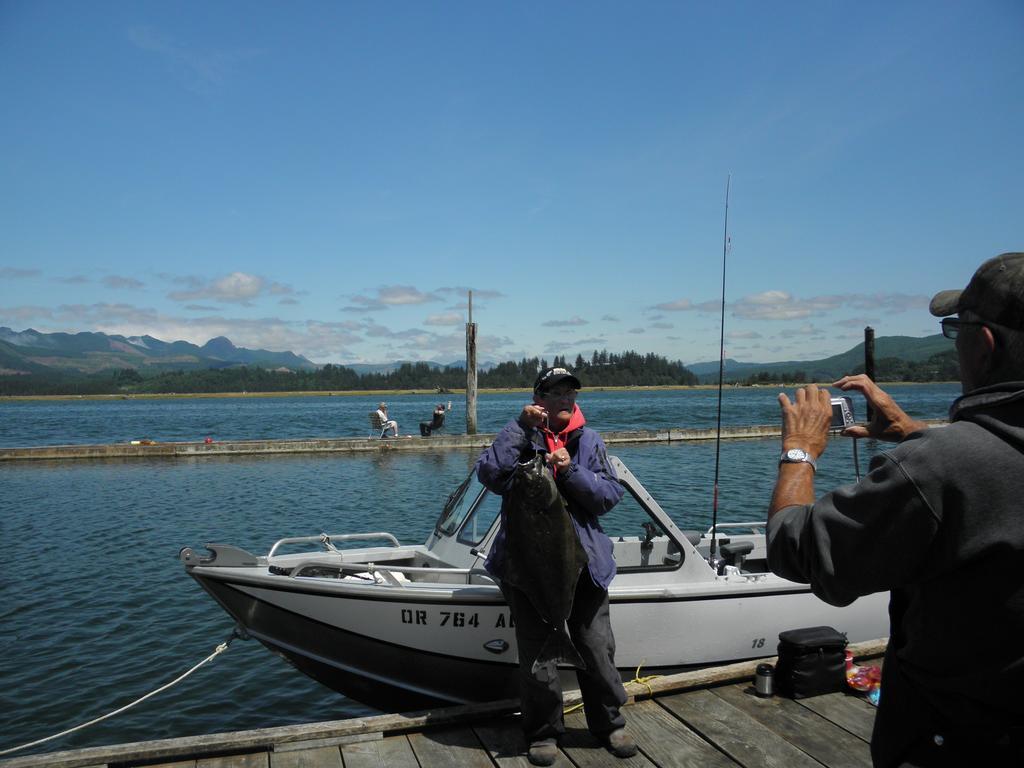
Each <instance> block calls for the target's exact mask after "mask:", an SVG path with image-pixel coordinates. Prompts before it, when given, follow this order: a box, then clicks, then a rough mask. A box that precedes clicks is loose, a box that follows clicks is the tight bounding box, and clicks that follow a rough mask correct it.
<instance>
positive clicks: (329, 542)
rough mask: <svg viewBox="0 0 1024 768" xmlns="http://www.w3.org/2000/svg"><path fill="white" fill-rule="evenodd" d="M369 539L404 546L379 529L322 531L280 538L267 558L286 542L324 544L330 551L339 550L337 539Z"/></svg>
mask: <svg viewBox="0 0 1024 768" xmlns="http://www.w3.org/2000/svg"><path fill="white" fill-rule="evenodd" d="M367 539H386V540H387V541H390V542H391V544H392V545H393V546H396V547H400V546H402V544H401V542H399V541H398V539H396V538H395V537H394V536H393V535H392V534H390V533H385V532H384V531H377V532H375V533H332V534H327V533H321V534H319V535H317V536H293V537H290V538H287V539H279V540H277V541H275V542H274V546H272V547H271V548H270V551H269V552H268V553H267V559H268V560H269V559H270V558H272V557H273V556H274V554H275V553H276V552H277V550H278V548H279V547H283V546H284V545H285V544H322V545H323V546H324V547H325V548H326V549H327V550H328V551H330V552H338V551H339V550H338V549H337V547H335V546H334V542H336V541H365V540H367Z"/></svg>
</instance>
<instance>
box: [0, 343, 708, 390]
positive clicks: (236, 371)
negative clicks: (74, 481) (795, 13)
mask: <svg viewBox="0 0 1024 768" xmlns="http://www.w3.org/2000/svg"><path fill="white" fill-rule="evenodd" d="M549 365H553V366H558V365H560V366H563V367H569V368H571V369H572V370H573V371H574V372H575V373H576V375H577V376H579V377H580V378H581V380H582V381H583V382H584V384H585V385H586V386H588V387H625V386H665V385H684V386H687V385H693V384H696V383H697V377H696V376H695V375H694V374H693V373H692V372H691V371H690V370H689V369H687V368H686V367H685V366H684V365H683V364H682V363H681V362H679V361H669V360H668V359H667V358H665V357H662V356H660V355H655V354H640V353H637V352H623V353H621V354H615V353H609V352H608V351H607V350H602V351H601V352H598V351H596V350H595V351H594V354H593V355H592V356H591V358H590V359H589V360H588V359H585V358H584V357H583V356H582V355H577V357H576V359H575V360H574V361H572V363H571V364H568V365H567V361H566V358H565V357H558V356H556V357H554V358H552V359H551V361H550V363H549V362H548V361H547V360H546V359H545V358H542V357H531V358H523V359H522V360H519V361H509V362H505V363H501V364H499V365H496V366H495V367H494V368H492V369H490V370H488V371H481V372H480V373H479V374H478V377H477V384H478V386H479V387H480V388H482V389H521V388H530V387H532V386H533V381H534V379H535V378H536V377H537V373H538V372H539V371H540V370H541V369H543V368H546V367H548V366H549ZM465 386H466V372H465V369H463V368H458V367H447V368H435V367H431V366H429V365H427V364H426V363H403V364H402V365H401V366H399V367H398V368H396V369H395V370H393V371H387V372H380V373H363V374H360V373H357V372H356V371H354V370H352V369H351V368H347V367H345V366H343V365H331V364H328V365H325V366H323V367H322V368H319V369H318V370H315V371H287V370H269V369H266V368H259V367H253V366H233V367H229V368H206V369H202V370H173V371H162V372H159V373H144V372H140V371H139V370H136V369H134V368H124V369H121V370H116V371H105V372H102V373H96V374H91V375H85V374H80V375H72V374H68V373H53V374H48V373H47V374H29V375H13V376H10V375H9V376H0V395H116V394H172V393H173V394H204V393H213V392H239V393H240V392H328V391H339V390H340V391H357V392H370V391H374V390H434V391H440V392H444V391H449V390H453V389H461V388H463V387H465Z"/></svg>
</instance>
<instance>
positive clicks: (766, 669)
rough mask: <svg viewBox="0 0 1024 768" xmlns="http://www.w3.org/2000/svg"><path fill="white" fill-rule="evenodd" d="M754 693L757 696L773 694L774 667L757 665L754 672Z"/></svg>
mask: <svg viewBox="0 0 1024 768" xmlns="http://www.w3.org/2000/svg"><path fill="white" fill-rule="evenodd" d="M754 692H755V693H756V694H757V695H758V696H764V697H767V696H772V695H774V694H775V667H773V666H772V665H771V664H758V665H757V670H756V671H755V672H754Z"/></svg>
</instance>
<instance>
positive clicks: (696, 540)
mask: <svg viewBox="0 0 1024 768" xmlns="http://www.w3.org/2000/svg"><path fill="white" fill-rule="evenodd" d="M683 536H685V537H686V540H687V541H688V542H690V543H691V544H693V546H695V547H696V546H697V545H698V544H700V540H701V538H702V537H703V534H702V533H701V532H700V531H683Z"/></svg>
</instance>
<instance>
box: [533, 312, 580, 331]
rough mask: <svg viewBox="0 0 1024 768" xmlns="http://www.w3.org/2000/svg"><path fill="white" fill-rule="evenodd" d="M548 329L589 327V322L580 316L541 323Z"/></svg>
mask: <svg viewBox="0 0 1024 768" xmlns="http://www.w3.org/2000/svg"><path fill="white" fill-rule="evenodd" d="M541 325H542V326H544V327H546V328H562V327H565V326H576V325H587V321H586V320H584V319H583V318H582V317H580V316H579V315H573V316H572V317H570V318H569V319H568V320H547V321H545V322H543V323H541Z"/></svg>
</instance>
